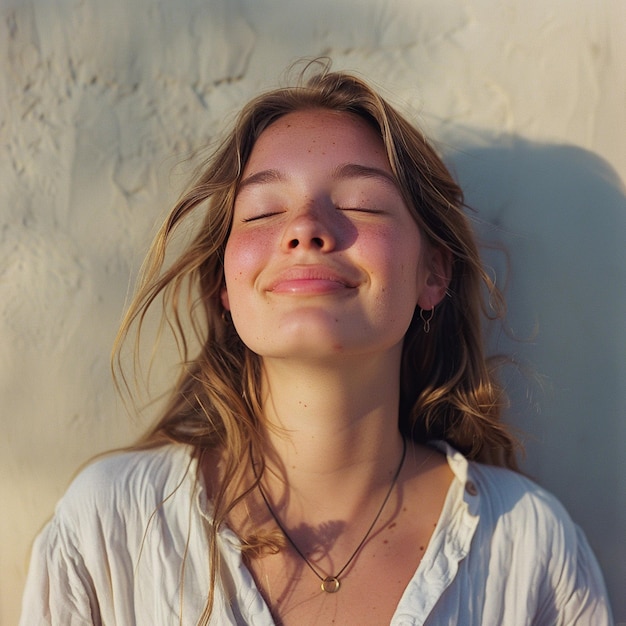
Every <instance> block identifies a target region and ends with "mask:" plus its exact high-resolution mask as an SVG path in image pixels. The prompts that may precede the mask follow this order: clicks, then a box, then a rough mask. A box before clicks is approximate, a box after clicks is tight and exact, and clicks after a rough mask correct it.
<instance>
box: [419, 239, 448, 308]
mask: <svg viewBox="0 0 626 626" xmlns="http://www.w3.org/2000/svg"><path fill="white" fill-rule="evenodd" d="M424 265H425V267H426V271H427V274H426V281H425V284H424V286H423V288H422V291H421V293H420V295H419V297H418V299H417V304H418V306H419V307H420V308H422V309H426V310H430V309H432V308H433V307H435V306H437V305H438V304H439V303H440V302H441V301H442V300H443V299H444V297H445V295H446V293H447V291H448V286H449V285H450V280H451V279H452V254H451V253H450V251H448V250H444V249H443V248H436V247H434V246H430V247H429V249H428V250H427V251H425V255H424Z"/></svg>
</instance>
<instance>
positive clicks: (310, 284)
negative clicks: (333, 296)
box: [267, 265, 357, 295]
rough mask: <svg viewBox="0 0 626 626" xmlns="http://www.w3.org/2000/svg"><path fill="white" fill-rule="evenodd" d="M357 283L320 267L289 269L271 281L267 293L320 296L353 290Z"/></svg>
mask: <svg viewBox="0 0 626 626" xmlns="http://www.w3.org/2000/svg"><path fill="white" fill-rule="evenodd" d="M356 286H357V283H356V282H355V281H354V280H352V279H351V278H349V277H348V276H346V275H345V274H343V273H341V272H337V271H335V270H333V269H331V268H329V267H326V266H321V265H306V266H294V267H289V268H287V269H286V270H283V271H282V272H279V274H278V275H277V276H276V277H275V278H274V279H273V280H272V281H271V283H270V284H269V286H268V288H267V291H269V292H271V293H278V294H294V295H306V294H310V295H321V294H326V293H336V292H339V291H344V290H349V289H354V288H355V287H356Z"/></svg>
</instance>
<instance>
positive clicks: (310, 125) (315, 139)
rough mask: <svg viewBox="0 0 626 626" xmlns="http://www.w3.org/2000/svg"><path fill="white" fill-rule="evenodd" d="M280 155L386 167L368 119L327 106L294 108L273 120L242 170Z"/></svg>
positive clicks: (381, 144)
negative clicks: (356, 161)
mask: <svg viewBox="0 0 626 626" xmlns="http://www.w3.org/2000/svg"><path fill="white" fill-rule="evenodd" d="M281 155H282V156H283V157H284V158H285V159H289V158H291V157H293V156H298V157H299V158H302V157H303V156H315V157H318V158H319V157H327V158H328V159H332V158H339V159H348V160H353V159H356V160H363V159H365V160H369V161H372V162H374V163H373V164H376V165H377V166H379V167H381V166H384V167H385V169H389V162H388V159H387V153H386V149H385V145H384V143H383V141H382V139H381V137H380V135H379V134H378V133H377V131H376V130H375V129H374V128H373V127H372V126H371V125H370V124H369V123H368V122H366V121H365V120H364V119H362V118H361V117H359V116H357V115H355V114H352V113H347V112H341V111H332V110H328V109H307V110H302V111H294V112H292V113H287V114H286V115H283V116H282V117H280V118H279V119H278V120H276V121H275V122H273V123H272V124H271V125H270V126H269V127H268V128H266V129H265V130H264V131H263V132H262V133H261V135H260V136H259V138H258V139H257V141H256V142H255V144H254V146H253V149H252V153H251V154H250V158H249V160H248V164H247V168H246V169H250V166H251V165H254V163H255V161H259V160H265V158H277V157H279V156H281ZM357 157H358V158H357Z"/></svg>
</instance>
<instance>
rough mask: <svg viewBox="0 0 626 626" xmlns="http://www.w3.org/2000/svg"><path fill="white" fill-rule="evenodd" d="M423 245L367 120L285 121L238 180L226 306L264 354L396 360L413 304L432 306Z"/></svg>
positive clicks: (321, 117) (317, 113)
mask: <svg viewBox="0 0 626 626" xmlns="http://www.w3.org/2000/svg"><path fill="white" fill-rule="evenodd" d="M426 248H427V247H426V246H425V245H424V243H423V241H422V238H421V236H420V232H419V229H418V227H417V225H416V223H415V221H414V220H413V218H412V217H411V215H410V213H409V211H408V209H407V207H406V205H405V203H404V201H403V198H402V195H401V194H400V191H399V190H398V188H397V186H396V183H395V180H394V177H393V174H392V171H391V168H390V165H389V162H388V160H387V156H386V152H385V147H384V145H383V143H382V140H381V139H380V137H379V136H378V135H377V134H376V132H375V131H374V130H373V129H372V128H371V127H370V126H369V125H368V124H367V123H366V122H365V121H364V120H362V119H360V118H358V117H356V116H353V115H350V114H347V113H338V112H334V111H329V110H324V109H315V110H306V111H299V112H295V113H290V114H288V115H285V116H284V117H282V118H280V119H279V120H277V121H276V122H275V123H274V124H272V125H271V126H270V127H269V128H268V129H266V130H265V131H264V132H263V133H262V134H261V136H260V137H259V139H258V140H257V142H256V144H255V146H254V148H253V150H252V153H251V155H250V159H249V160H248V163H247V165H246V167H245V170H244V172H243V176H242V182H241V184H240V187H239V190H238V194H237V198H236V201H235V208H234V217H233V224H232V230H231V233H230V237H229V239H228V242H227V245H226V253H225V261H224V270H225V279H226V288H225V289H224V290H223V293H222V302H223V304H224V306H225V307H226V308H228V309H230V311H231V313H232V317H233V322H234V324H235V327H236V329H237V332H238V333H239V335H240V337H241V339H242V340H243V341H244V343H245V344H246V345H247V346H248V347H249V348H250V349H251V350H253V351H254V352H256V353H257V354H259V355H261V356H262V357H265V358H270V357H281V358H285V357H293V358H296V357H297V358H324V357H331V358H336V357H337V355H362V354H366V353H374V352H377V351H393V352H394V354H395V353H397V354H399V346H400V345H401V342H402V338H403V336H404V334H405V332H406V329H407V327H408V325H409V323H410V320H411V317H412V315H413V311H414V309H415V306H416V304H417V303H418V301H419V300H420V299H422V300H423V301H424V305H425V306H427V307H429V303H428V302H426V301H427V300H428V299H429V293H428V285H427V282H428V271H427V270H426V268H425V267H424V264H423V263H422V262H421V260H422V256H423V251H424V250H425V249H426ZM430 306H432V305H430Z"/></svg>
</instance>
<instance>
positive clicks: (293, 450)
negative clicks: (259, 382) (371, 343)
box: [263, 355, 402, 518]
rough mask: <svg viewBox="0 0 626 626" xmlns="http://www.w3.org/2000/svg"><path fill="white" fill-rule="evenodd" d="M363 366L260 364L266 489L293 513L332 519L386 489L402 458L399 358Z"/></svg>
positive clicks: (364, 362) (384, 359)
mask: <svg viewBox="0 0 626 626" xmlns="http://www.w3.org/2000/svg"><path fill="white" fill-rule="evenodd" d="M392 356H393V357H394V358H389V356H387V357H386V358H382V359H380V360H378V361H376V362H372V361H371V360H369V361H367V360H365V359H363V363H355V362H351V363H340V364H337V363H335V364H334V365H333V366H331V367H329V366H328V363H323V364H319V363H310V362H307V363H294V362H293V361H291V360H290V361H289V362H287V361H281V360H265V361H264V365H263V392H264V395H263V409H264V417H265V420H266V424H267V436H268V441H269V448H268V450H267V454H266V462H267V465H268V468H269V470H270V471H269V472H268V474H267V476H268V478H267V479H266V485H267V488H268V489H269V490H270V492H273V493H272V494H271V495H272V498H273V500H274V501H277V498H280V497H281V493H280V492H281V491H284V490H285V487H286V488H287V489H288V491H289V496H290V497H289V500H290V507H291V506H292V505H293V506H294V507H295V508H296V510H297V509H298V508H300V507H302V509H303V510H304V509H306V510H307V511H308V512H309V515H310V511H311V510H315V511H319V515H320V517H321V518H323V516H324V514H325V512H329V511H330V510H333V512H334V513H335V514H336V513H337V506H338V504H340V505H341V506H342V507H343V508H344V510H345V511H346V514H348V512H349V509H350V508H354V509H356V508H358V506H359V503H360V502H362V501H363V500H364V499H366V498H367V497H369V496H370V495H371V492H372V490H376V489H378V490H384V489H385V488H386V487H387V486H388V485H389V480H390V479H391V478H392V477H393V474H394V471H395V469H396V467H397V465H398V462H399V459H400V456H401V452H402V439H401V436H400V434H399V431H398V427H397V421H398V405H399V359H398V358H396V357H397V355H392Z"/></svg>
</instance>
